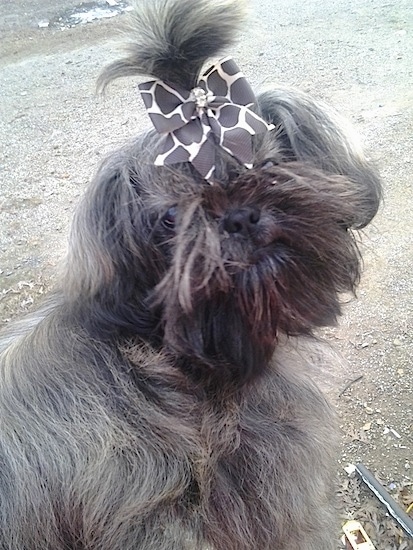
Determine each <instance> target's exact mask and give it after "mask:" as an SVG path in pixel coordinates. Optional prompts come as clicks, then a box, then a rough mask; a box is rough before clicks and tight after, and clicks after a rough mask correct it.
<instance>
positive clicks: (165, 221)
mask: <svg viewBox="0 0 413 550" xmlns="http://www.w3.org/2000/svg"><path fill="white" fill-rule="evenodd" d="M176 214H177V208H176V206H171V208H169V209H168V211H167V212H166V214H164V216H163V218H162V225H163V226H164V227H166V229H174V228H175V222H176Z"/></svg>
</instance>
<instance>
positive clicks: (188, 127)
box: [139, 57, 274, 183]
mask: <svg viewBox="0 0 413 550" xmlns="http://www.w3.org/2000/svg"><path fill="white" fill-rule="evenodd" d="M139 89H140V92H141V95H142V99H143V101H144V103H145V106H146V109H147V111H148V114H149V116H150V118H151V120H152V123H153V125H154V126H155V129H156V130H157V132H159V133H160V134H164V135H165V140H164V143H163V148H162V152H161V153H160V154H159V155H158V157H157V158H156V160H155V164H156V165H157V166H163V165H164V164H175V163H178V162H191V163H192V164H193V166H194V167H195V168H196V169H197V171H198V172H199V173H200V174H201V175H202V177H203V178H205V179H206V180H208V181H209V182H210V183H212V182H213V181H214V172H215V164H214V159H215V149H216V146H217V145H219V146H220V147H222V149H224V150H225V151H227V152H228V153H229V154H230V155H232V156H233V157H235V158H236V159H237V160H238V162H240V163H241V164H243V165H244V166H246V167H247V168H252V159H253V151H252V139H251V138H252V136H253V135H255V134H260V133H263V132H267V131H269V130H272V129H273V128H274V126H273V125H272V124H267V123H266V122H265V121H264V120H263V119H262V118H260V117H259V116H257V115H256V114H255V113H254V112H253V111H252V110H251V109H250V107H251V106H252V105H253V104H254V103H255V96H254V92H253V91H252V88H251V86H250V85H249V84H248V81H247V79H246V78H245V76H244V75H243V74H242V72H241V71H240V70H239V68H238V67H237V65H236V63H235V61H234V60H233V59H231V58H230V57H226V58H225V59H222V60H221V61H219V62H218V63H216V64H215V65H213V66H212V67H211V68H209V69H208V70H207V71H206V72H205V73H204V74H203V75H202V77H201V78H200V79H199V82H198V85H197V87H196V88H194V89H193V90H191V91H188V90H184V89H182V88H179V87H178V86H175V85H172V84H170V83H166V82H163V81H162V80H152V81H150V82H145V83H144V84H140V85H139Z"/></svg>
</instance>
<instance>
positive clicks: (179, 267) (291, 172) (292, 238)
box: [153, 163, 359, 377]
mask: <svg viewBox="0 0 413 550" xmlns="http://www.w3.org/2000/svg"><path fill="white" fill-rule="evenodd" d="M349 185H350V184H349V182H348V181H347V180H345V179H344V178H340V177H335V178H333V177H331V178H329V177H327V176H325V175H323V174H321V172H319V171H317V170H313V171H311V170H309V168H308V167H304V166H302V165H300V164H298V163H297V164H290V165H289V166H288V167H287V166H275V165H272V164H271V163H267V166H266V167H258V168H256V169H253V170H251V171H247V172H244V173H243V174H241V175H240V176H239V177H236V178H234V180H233V181H231V182H229V183H228V185H227V186H226V187H223V186H220V185H214V186H210V185H208V184H204V185H202V186H201V187H200V186H199V183H195V184H192V185H188V188H187V189H186V190H185V189H184V186H183V188H182V192H181V193H178V194H177V196H176V200H175V201H174V200H173V199H172V200H171V201H170V202H167V201H166V202H165V206H164V212H163V214H161V215H160V216H159V217H158V219H157V223H156V229H155V235H156V239H157V240H158V247H159V248H160V249H161V250H162V263H161V265H162V267H163V273H162V272H160V273H159V281H158V283H157V285H156V286H155V287H154V289H153V295H154V298H155V300H156V303H157V304H158V305H160V306H161V309H162V318H163V327H164V331H165V337H166V340H167V341H168V342H169V343H170V344H172V345H173V346H174V347H176V348H177V349H180V350H181V351H183V352H184V353H185V354H186V355H194V356H195V357H197V358H198V359H200V360H202V359H204V360H205V357H206V358H207V359H208V361H209V362H211V363H212V364H213V366H214V368H216V367H217V364H218V365H219V364H224V365H225V364H227V365H230V366H234V365H236V366H237V367H238V370H237V372H238V373H239V374H241V373H240V371H239V366H240V365H244V369H243V371H244V372H243V373H242V376H247V377H249V376H250V375H252V374H253V372H254V373H256V369H257V365H261V366H262V367H263V366H265V364H266V362H267V361H268V359H269V358H270V356H271V354H272V352H273V350H274V346H275V343H276V339H277V335H278V334H279V333H280V332H282V333H287V334H302V333H309V332H311V330H312V328H313V327H315V326H320V325H327V324H331V323H333V322H334V321H335V319H336V317H337V315H338V314H339V312H340V306H339V301H338V293H339V292H341V291H347V290H352V289H353V287H354V285H355V283H356V281H357V279H358V273H359V272H358V265H359V256H358V250H357V246H356V244H355V241H354V237H353V235H352V233H351V231H349V229H348V228H349V227H350V226H351V225H352V223H353V222H354V219H355V216H356V214H355V212H354V204H352V203H351V202H350V201H348V200H346V198H347V197H348V195H349V193H350V192H351V191H350V190H349ZM164 195H165V196H167V192H166V190H165V193H164Z"/></svg>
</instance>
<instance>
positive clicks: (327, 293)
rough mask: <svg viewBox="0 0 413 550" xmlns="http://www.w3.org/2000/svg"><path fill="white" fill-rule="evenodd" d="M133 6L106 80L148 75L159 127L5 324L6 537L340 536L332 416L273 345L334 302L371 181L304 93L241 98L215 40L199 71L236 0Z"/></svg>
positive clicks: (292, 359)
mask: <svg viewBox="0 0 413 550" xmlns="http://www.w3.org/2000/svg"><path fill="white" fill-rule="evenodd" d="M134 18H135V23H134V26H135V31H134V32H135V35H134V36H135V42H134V44H132V45H131V46H130V52H129V57H127V58H125V59H123V60H121V61H119V62H116V63H114V64H113V65H111V66H109V67H108V69H107V70H106V72H104V74H103V76H102V78H101V80H100V86H101V87H102V88H104V87H105V86H106V84H107V83H108V82H110V80H112V79H113V78H116V77H119V76H123V75H127V74H130V75H134V74H137V75H145V76H146V78H148V76H149V77H150V78H152V79H154V80H153V81H150V82H144V83H143V84H141V86H140V88H141V92H142V97H143V99H144V101H145V104H146V106H147V108H148V112H149V114H150V116H151V119H152V121H153V123H154V124H155V126H156V130H153V129H152V130H150V131H148V132H146V133H143V134H142V135H140V136H138V137H137V138H136V140H135V141H134V142H133V143H132V144H130V145H128V146H127V147H125V148H124V149H123V150H121V151H119V152H117V153H115V154H114V155H113V156H112V157H110V158H109V159H108V160H107V161H106V162H105V163H104V165H103V166H102V167H101V168H100V170H99V171H98V173H97V176H96V178H95V180H94V182H93V183H92V185H91V186H90V188H89V189H88V190H87V192H86V196H85V198H84V200H83V202H82V204H81V206H80V208H79V210H78V212H77V214H76V217H75V219H74V224H73V229H72V235H71V242H70V250H69V254H68V258H67V262H66V266H67V267H66V270H65V273H64V275H63V277H62V278H61V283H60V284H59V285H58V287H57V289H56V290H55V292H54V293H53V294H52V295H51V296H50V298H49V299H48V301H47V302H46V303H45V304H44V305H43V307H42V309H41V310H39V311H38V312H36V313H34V314H32V315H31V316H30V317H29V318H27V319H24V320H23V321H20V322H17V323H15V324H11V325H10V326H9V327H8V328H7V330H6V332H5V333H4V334H3V336H2V339H1V343H0V350H1V356H0V357H1V370H0V376H1V379H0V465H1V466H0V548H1V549H2V550H212V549H214V550H333V549H335V548H336V542H335V541H336V539H335V530H334V523H335V522H334V510H333V505H332V502H331V495H332V480H333V478H334V470H335V422H334V415H333V414H332V411H331V410H330V408H329V406H328V404H327V403H326V401H325V399H324V398H323V396H322V395H321V393H320V391H319V390H318V389H317V388H316V387H315V386H314V384H313V383H312V381H311V380H310V377H309V375H308V373H307V372H306V371H307V370H308V369H307V367H306V358H305V357H304V356H302V358H300V356H299V355H298V354H292V355H289V354H288V353H287V351H286V350H287V349H288V348H286V347H285V345H284V344H283V342H284V341H285V340H290V341H291V340H293V341H294V340H296V341H298V342H299V341H303V342H304V345H305V342H306V341H307V340H309V339H310V338H309V337H310V336H311V333H312V331H313V329H314V328H315V327H320V326H325V325H329V324H332V323H334V322H335V320H336V318H337V316H338V315H339V314H340V302H339V297H338V295H339V293H341V292H347V291H353V290H354V288H355V285H356V283H357V282H358V279H359V272H360V268H359V263H360V257H359V252H358V248H357V245H356V242H355V238H354V235H353V230H357V229H360V228H363V227H364V226H366V225H367V224H368V223H369V222H370V221H371V219H372V218H373V216H374V215H375V213H376V211H377V208H378V205H379V200H380V184H379V179H378V177H377V175H376V173H375V171H374V169H373V168H372V167H371V166H370V165H369V163H368V162H367V161H366V160H365V158H364V157H363V154H362V153H361V152H360V151H359V150H358V148H357V147H355V146H354V145H353V143H352V142H351V140H349V138H348V137H347V134H346V132H345V131H343V130H342V129H341V127H340V125H339V124H338V123H337V122H336V120H335V118H334V116H330V115H329V114H327V112H326V111H325V110H324V109H323V108H321V107H320V106H318V104H317V103H315V102H314V101H312V100H311V99H310V98H309V97H307V96H306V95H303V94H301V93H298V92H296V91H290V90H285V89H274V90H272V91H267V92H264V93H261V94H260V95H258V96H257V97H256V98H254V100H253V101H250V99H248V98H251V93H252V92H251V90H250V89H249V87H248V84H247V83H246V81H245V79H244V78H243V77H242V76H241V77H240V79H239V80H238V76H239V75H238V73H237V69H235V68H234V65H233V62H232V60H230V59H228V58H226V59H224V60H223V61H221V62H219V63H218V64H217V65H214V66H213V69H212V72H211V71H209V76H207V77H205V79H204V80H202V78H203V77H201V74H202V68H203V65H204V62H205V61H206V60H207V59H208V58H210V57H214V56H216V54H217V53H219V52H221V51H222V50H223V49H225V48H226V47H227V46H228V45H229V44H230V43H231V42H232V40H233V38H234V33H235V31H236V30H237V28H238V27H239V25H240V23H241V21H242V19H243V10H242V6H241V2H240V1H239V0H219V1H213V0H196V1H195V0H146V1H144V0H141V1H140V2H139V4H138V7H137V8H136V10H135V15H134ZM224 73H225V78H224V80H223V77H222V75H223V74H224ZM234 74H237V76H236V78H235V77H234ZM217 75H218V76H217ZM234 78H235V79H234ZM208 79H209V80H208ZM220 79H221V80H220ZM225 79H228V82H230V85H228V86H227V84H228V82H227V80H225ZM206 81H208V82H209V84H208V85H207V84H205V82H206ZM224 81H225V82H224ZM209 85H211V86H212V87H214V86H215V91H214V90H213V91H211V90H210V89H209V88H208V86H209ZM237 87H238V88H237ZM218 88H219V89H220V90H221V92H219V93H218V92H217V89H218ZM229 88H232V89H231V90H230V93H229V92H228V89H229ZM222 90H223V91H222ZM244 92H245V96H246V97H247V99H245V101H243V100H242V97H241V96H243V94H244ZM176 98H178V100H179V102H178V103H179V105H175V104H174V107H173V108H172V107H171V105H170V103H171V102H172V103H174V102H175V100H176ZM234 98H236V99H234ZM239 98H241V99H239ZM168 102H169V103H168ZM214 102H215V103H214ZM173 109H177V111H175V110H173ZM188 113H189V114H188ZM179 117H181V119H183V124H184V127H183V128H182V127H179V128H178V127H177V126H176V125H175V122H176V121H177V120H179ZM163 124H165V125H166V126H165V127H164V128H163V129H162V125H163ZM170 124H173V126H174V127H173V128H171V126H168V125H170ZM185 132H186V133H185ZM224 134H226V135H224ZM188 136H189V137H188ZM171 151H172V152H171ZM194 151H195V153H194ZM175 154H176V156H175V157H174V155H175ZM169 155H170V158H168V156H169ZM172 157H173V158H172Z"/></svg>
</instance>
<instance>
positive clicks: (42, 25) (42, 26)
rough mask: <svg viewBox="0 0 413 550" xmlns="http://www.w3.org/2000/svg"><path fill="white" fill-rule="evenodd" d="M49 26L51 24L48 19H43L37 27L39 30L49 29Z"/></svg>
mask: <svg viewBox="0 0 413 550" xmlns="http://www.w3.org/2000/svg"><path fill="white" fill-rule="evenodd" d="M49 24H50V22H49V21H48V20H47V19H43V20H42V21H39V22H38V23H37V26H38V27H39V29H47V27H48V26H49Z"/></svg>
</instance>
